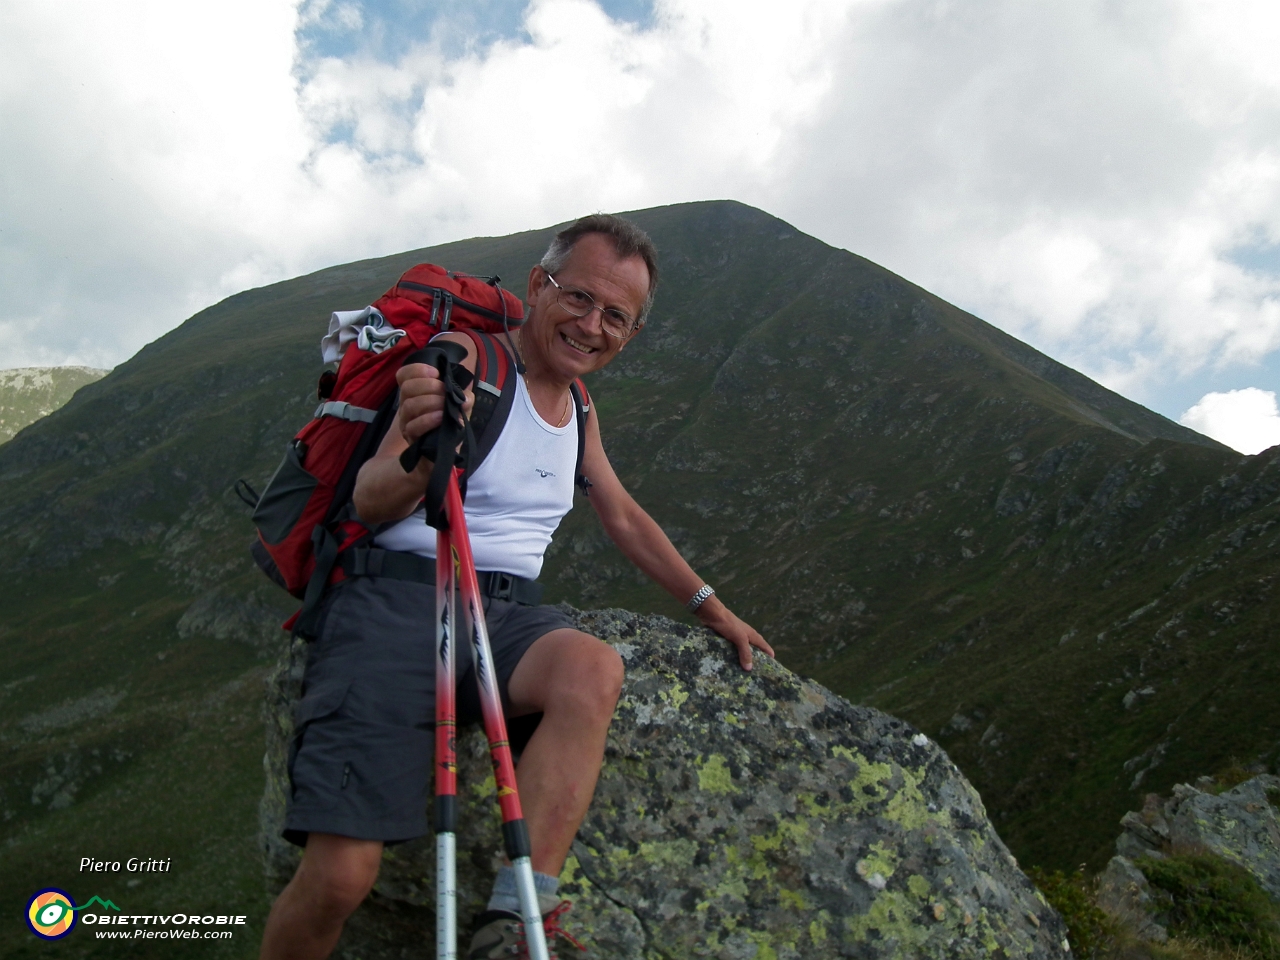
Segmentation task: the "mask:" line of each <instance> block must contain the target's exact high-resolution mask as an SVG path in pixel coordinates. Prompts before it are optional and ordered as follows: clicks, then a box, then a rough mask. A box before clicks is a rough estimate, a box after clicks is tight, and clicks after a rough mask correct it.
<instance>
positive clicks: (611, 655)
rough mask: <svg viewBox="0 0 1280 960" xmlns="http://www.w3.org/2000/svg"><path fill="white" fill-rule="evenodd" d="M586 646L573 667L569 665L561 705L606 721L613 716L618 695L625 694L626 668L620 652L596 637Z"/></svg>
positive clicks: (562, 686) (562, 680) (564, 676)
mask: <svg viewBox="0 0 1280 960" xmlns="http://www.w3.org/2000/svg"><path fill="white" fill-rule="evenodd" d="M590 639H591V640H592V641H593V642H592V643H589V644H583V648H584V649H581V650H580V651H578V655H577V656H575V657H574V658H573V662H572V663H571V664H566V665H565V669H564V672H563V674H562V675H561V681H560V683H559V684H558V686H559V687H560V688H561V689H560V691H559V693H560V699H561V702H566V701H567V702H571V703H573V704H574V705H575V707H576V708H577V709H579V710H581V711H585V712H586V713H589V714H598V715H599V716H600V717H601V718H603V719H608V718H610V717H612V716H613V709H614V707H615V706H617V703H618V695H619V694H620V693H621V692H622V681H623V677H624V673H625V671H624V668H623V663H622V657H620V656H619V655H618V651H616V650H615V649H613V647H611V646H609V644H607V643H604V642H603V641H600V640H597V639H596V638H595V637H591V638H590Z"/></svg>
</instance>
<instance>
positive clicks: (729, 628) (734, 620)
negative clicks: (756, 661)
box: [697, 596, 773, 670]
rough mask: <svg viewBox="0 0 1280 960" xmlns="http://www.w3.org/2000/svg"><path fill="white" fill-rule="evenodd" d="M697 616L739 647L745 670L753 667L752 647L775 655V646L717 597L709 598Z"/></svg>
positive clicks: (705, 624)
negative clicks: (770, 644)
mask: <svg viewBox="0 0 1280 960" xmlns="http://www.w3.org/2000/svg"><path fill="white" fill-rule="evenodd" d="M697 617H698V619H699V620H701V621H702V623H703V625H704V626H707V627H710V628H711V629H712V630H714V631H715V632H716V633H718V634H720V636H722V637H724V638H725V639H726V640H728V641H729V642H730V643H732V644H733V645H734V647H736V648H737V650H738V663H740V664H741V665H742V669H743V670H750V669H751V648H752V647H756V648H757V649H759V650H761V651H763V652H764V653H767V654H768V655H769V656H771V657H772V656H773V647H771V646H769V644H768V642H767V641H766V640H765V638H764V637H762V636H760V634H759V632H758V631H757V630H756V629H755V628H754V627H752V626H751V625H750V624H749V623H746V622H744V621H743V620H741V619H739V618H738V617H737V616H736V615H735V614H734V613H733V611H732V610H730V609H729V608H728V607H726V606H725V605H724V604H723V603H721V602H720V601H719V599H718V598H717V597H715V596H711V597H709V598H707V600H706V601H705V602H704V603H703V604H702V606H700V607H699V608H698V612H697Z"/></svg>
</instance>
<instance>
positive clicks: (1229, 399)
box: [1178, 387, 1280, 454]
mask: <svg viewBox="0 0 1280 960" xmlns="http://www.w3.org/2000/svg"><path fill="white" fill-rule="evenodd" d="M1178 422H1179V423H1181V424H1182V425H1183V426H1187V427H1190V428H1191V429H1192V430H1198V431H1199V432H1200V433H1203V434H1204V435H1205V436H1209V437H1213V439H1215V440H1217V441H1218V442H1219V443H1225V444H1226V445H1227V446H1229V447H1231V448H1232V449H1234V450H1238V451H1240V452H1241V453H1246V454H1255V453H1261V452H1262V451H1263V450H1266V449H1267V448H1268V447H1274V446H1275V445H1276V444H1277V443H1280V410H1277V408H1276V395H1275V392H1274V391H1272V390H1259V389H1258V388H1257V387H1245V388H1244V389H1243V390H1229V391H1227V392H1226V393H1207V394H1205V395H1204V396H1203V397H1202V398H1201V399H1200V402H1199V403H1197V404H1196V405H1195V406H1194V407H1192V408H1191V409H1190V410H1188V411H1187V412H1186V413H1184V414H1183V415H1182V417H1181V418H1180V419H1179V421H1178Z"/></svg>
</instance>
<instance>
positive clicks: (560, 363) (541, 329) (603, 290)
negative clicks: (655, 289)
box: [520, 233, 649, 380]
mask: <svg viewBox="0 0 1280 960" xmlns="http://www.w3.org/2000/svg"><path fill="white" fill-rule="evenodd" d="M555 281H556V283H558V284H559V285H560V290H568V291H575V290H576V291H581V292H582V293H585V294H587V295H588V296H589V297H590V298H591V299H592V300H594V301H595V302H596V304H597V305H598V306H599V307H601V308H603V309H614V310H618V311H620V312H621V313H624V314H626V315H627V316H629V317H639V316H640V312H641V310H643V309H644V301H645V298H646V297H647V296H648V293H649V270H648V268H647V267H646V266H645V264H644V260H643V259H642V258H641V257H639V256H631V257H626V258H621V257H619V256H618V253H617V249H616V248H615V247H614V244H613V240H612V238H610V237H608V236H606V235H605V234H602V233H589V234H587V235H586V236H584V237H582V238H580V239H579V240H578V242H577V243H575V244H574V245H573V249H572V250H571V251H570V253H569V258H568V261H567V262H566V263H565V265H564V267H563V268H562V269H561V270H560V271H559V272H558V273H557V274H556V275H555ZM560 290H557V289H556V286H555V284H553V283H552V282H551V281H550V278H549V277H548V275H547V272H546V271H545V270H543V269H542V268H541V267H534V268H533V269H532V270H531V271H530V272H529V293H528V298H527V299H528V301H529V304H530V306H531V307H532V311H531V313H532V315H531V316H530V318H529V320H528V322H526V323H525V325H524V327H523V328H522V329H521V331H520V346H521V349H522V350H523V351H524V353H525V354H526V357H525V363H526V364H528V363H529V362H530V361H531V360H534V361H535V369H539V368H541V367H544V366H545V368H546V369H547V370H548V371H549V372H551V373H552V374H553V376H555V377H556V379H563V380H572V379H573V378H574V377H580V376H583V375H584V374H587V373H591V372H592V371H594V370H599V369H600V368H601V367H603V366H605V365H606V364H607V363H608V362H609V361H610V360H612V359H613V358H614V357H615V356H617V355H618V352H619V351H620V350H621V349H622V348H623V346H624V345H625V344H626V342H627V339H629V338H621V337H615V336H612V335H610V334H609V333H606V332H605V330H604V327H603V324H602V321H601V315H600V310H597V309H593V310H591V312H590V313H588V314H587V315H586V316H585V317H575V316H574V315H573V314H571V313H569V312H568V311H567V310H565V309H564V307H563V306H562V305H561V300H560V296H561V292H560ZM634 335H635V334H634V331H633V332H632V336H634ZM535 358H536V360H535Z"/></svg>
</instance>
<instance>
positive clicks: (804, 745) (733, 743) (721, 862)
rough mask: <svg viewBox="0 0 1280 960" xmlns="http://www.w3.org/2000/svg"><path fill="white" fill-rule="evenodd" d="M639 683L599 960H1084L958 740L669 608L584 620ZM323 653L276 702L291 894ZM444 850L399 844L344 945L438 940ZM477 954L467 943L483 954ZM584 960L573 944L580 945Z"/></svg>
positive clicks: (373, 948) (273, 871)
mask: <svg viewBox="0 0 1280 960" xmlns="http://www.w3.org/2000/svg"><path fill="white" fill-rule="evenodd" d="M575 615H576V616H577V617H578V620H579V623H580V625H581V628H582V629H583V630H586V631H588V632H590V633H592V634H594V635H595V636H598V637H601V638H602V639H605V640H607V641H608V642H610V643H612V644H613V645H614V646H615V648H616V649H617V650H618V652H619V653H620V654H622V656H623V658H624V660H625V661H626V666H627V681H626V686H625V687H624V689H623V693H622V699H621V702H620V703H619V706H618V711H617V714H616V716H615V718H614V722H613V727H612V730H611V732H610V734H609V741H608V747H607V750H606V756H605V764H604V769H603V771H602V772H601V776H600V782H599V786H598V787H597V789H596V795H595V801H594V803H593V804H592V807H591V812H590V813H589V815H588V817H587V820H586V822H585V823H584V824H583V826H582V828H581V830H580V831H579V833H578V839H577V841H576V842H575V843H574V846H573V852H572V855H571V856H570V858H569V861H568V863H567V864H566V865H565V868H564V872H563V874H562V876H561V890H562V892H563V893H564V895H565V896H566V897H568V898H569V899H571V900H573V902H574V907H573V911H572V913H571V914H570V915H569V917H568V921H569V926H570V929H571V930H573V931H574V932H575V933H576V934H577V935H578V936H579V937H580V938H581V939H583V940H584V941H586V942H587V945H588V948H589V951H590V956H593V957H597V958H610V960H624V958H635V960H641V958H645V960H647V958H657V957H716V958H723V960H737V958H744V960H745V958H759V960H766V958H773V960H778V958H798V957H805V958H822V957H865V958H879V957H938V958H942V957H948V958H961V957H974V958H978V957H983V958H987V957H1014V956H1017V957H1035V958H1039V957H1064V956H1067V955H1068V954H1067V946H1066V942H1065V940H1066V936H1065V933H1066V932H1065V928H1064V926H1063V924H1062V921H1061V919H1060V918H1059V917H1058V916H1057V914H1056V913H1054V911H1053V910H1052V909H1051V908H1050V907H1049V906H1048V905H1047V904H1046V903H1045V901H1044V900H1043V898H1042V897H1041V896H1040V895H1039V893H1038V892H1037V891H1036V889H1035V887H1034V886H1033V885H1032V884H1031V882H1030V881H1029V880H1028V879H1027V878H1026V876H1025V875H1024V874H1023V873H1022V872H1021V871H1020V870H1019V869H1018V865H1017V863H1016V861H1015V860H1014V858H1013V857H1012V856H1011V855H1010V853H1009V851H1008V849H1007V848H1006V847H1005V845H1004V844H1003V843H1002V842H1001V840H1000V838H999V837H998V836H997V835H996V832H995V830H994V829H993V828H992V826H991V823H990V821H989V820H988V819H987V816H986V812H985V811H984V809H983V806H982V801H981V799H980V798H979V797H978V794H977V793H976V792H975V791H974V789H973V787H971V786H970V785H969V783H968V781H966V780H965V778H964V777H963V776H962V775H961V774H960V772H959V770H957V769H956V767H955V765H954V764H952V763H951V761H950V760H949V759H948V758H947V755H946V754H945V753H944V752H943V750H942V749H941V748H940V747H939V746H938V745H937V744H935V743H933V742H932V741H931V740H929V739H928V738H927V737H926V736H924V735H923V734H921V733H918V732H917V731H915V730H914V729H912V728H911V727H910V726H908V725H907V724H906V723H903V722H902V721H900V720H896V719H894V718H892V717H889V716H886V715H885V714H883V713H879V712H878V711H875V710H871V709H868V708H866V707H858V706H854V705H853V704H850V703H848V702H847V701H845V700H843V699H841V698H840V697H837V696H835V695H834V694H832V693H831V692H830V691H828V690H825V689H824V688H822V687H821V686H819V685H818V684H816V683H813V682H811V681H806V680H803V679H802V678H800V677H797V676H796V675H795V674H792V673H791V672H790V671H788V670H787V669H785V668H784V667H782V666H780V665H778V664H777V663H775V662H773V661H771V660H769V659H768V658H766V657H760V658H758V660H757V664H758V665H757V667H756V669H755V671H754V672H752V673H750V674H748V673H744V672H743V671H741V670H740V669H739V668H738V666H737V663H736V658H735V656H734V655H733V654H732V653H731V651H730V649H729V648H728V646H727V645H726V644H725V643H724V641H723V640H721V639H720V638H718V637H716V636H714V635H713V634H711V633H710V632H708V631H705V630H693V629H690V628H688V627H685V626H682V625H680V624H676V623H673V622H672V621H670V620H667V619H665V618H662V617H652V616H638V615H636V614H632V613H627V612H625V611H618V610H607V611H595V612H589V613H577V612H576V611H575ZM304 658H305V648H304V647H302V646H301V645H300V644H299V645H296V646H295V647H294V648H293V649H292V650H291V651H290V653H289V655H288V657H287V658H286V660H285V661H283V662H282V663H281V665H280V667H279V669H278V670H277V672H276V674H275V678H274V681H273V683H272V688H271V693H270V701H269V704H268V716H269V724H268V729H269V733H268V751H267V757H266V765H267V774H268V777H267V789H266V794H265V795H264V798H263V803H262V838H263V843H264V848H265V856H266V865H267V872H268V876H269V878H270V880H271V882H272V884H273V885H274V886H275V887H276V888H278V887H279V886H281V885H283V884H284V883H285V882H287V880H288V878H289V876H290V875H291V874H292V872H293V867H294V865H295V864H296V857H297V854H296V852H295V851H294V850H293V849H292V848H290V847H289V846H288V844H286V843H284V842H283V841H282V840H281V839H280V837H279V833H280V824H281V820H282V818H283V812H284V797H285V790H286V785H285V771H284V757H285V753H286V747H287V742H288V738H289V737H290V736H291V733H292V721H291V709H292V705H293V703H294V702H296V699H297V695H298V688H299V685H300V664H301V662H302V661H303V659H304ZM459 775H460V799H461V801H462V811H461V814H460V818H461V824H460V844H459V856H458V879H459V883H458V887H459V900H460V908H459V912H460V916H459V925H460V928H461V929H462V930H467V929H468V928H469V924H470V921H471V918H472V917H473V916H474V915H475V914H476V913H477V912H478V911H479V910H481V909H482V908H483V901H484V900H485V899H486V897H487V894H488V889H489V885H490V883H491V878H492V875H493V869H494V864H495V862H496V861H497V856H498V852H499V848H500V834H499V829H498V819H497V815H496V809H495V805H494V803H493V800H492V795H493V775H492V773H491V771H490V769H489V763H488V755H487V748H486V744H485V741H484V738H483V736H482V735H481V733H480V732H479V731H478V730H474V731H471V732H469V733H468V734H467V735H466V736H465V737H463V738H462V739H461V745H460V769H459ZM434 864H435V857H434V843H433V841H432V839H431V838H429V837H428V838H423V839H422V840H418V841H413V842H411V843H406V844H402V845H399V846H396V847H391V848H388V850H387V851H386V854H385V855H384V861H383V867H382V871H381V874H380V876H379V879H378V883H377V886H376V887H375V889H374V891H373V893H372V894H371V895H370V898H369V900H368V902H367V903H366V904H365V905H364V906H363V907H362V908H361V909H360V910H359V911H357V914H356V915H355V916H354V917H353V918H352V920H351V921H350V922H349V923H348V926H347V930H346V932H345V933H344V934H343V939H342V941H341V943H340V945H339V948H338V951H337V954H336V955H338V956H342V957H352V958H354V957H361V958H373V957H401V956H421V955H423V951H424V950H428V948H429V945H430V944H431V943H433V936H434V934H433V932H432V927H433V890H432V885H433V877H434V872H435V866H434ZM464 946H465V944H464ZM566 955H573V954H572V951H566Z"/></svg>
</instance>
